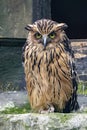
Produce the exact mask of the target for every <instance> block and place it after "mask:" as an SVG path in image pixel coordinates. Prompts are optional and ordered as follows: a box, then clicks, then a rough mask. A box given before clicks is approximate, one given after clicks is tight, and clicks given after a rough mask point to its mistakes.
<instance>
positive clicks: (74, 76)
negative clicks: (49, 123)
mask: <svg viewBox="0 0 87 130" xmlns="http://www.w3.org/2000/svg"><path fill="white" fill-rule="evenodd" d="M63 44H64V47H65V50H66V52H67V54H68V61H69V66H70V68H71V77H72V83H73V90H74V92H73V94H72V97H71V99H70V100H69V101H68V103H67V104H66V107H65V109H64V112H70V111H72V110H77V109H78V108H79V105H78V102H77V89H78V84H77V72H76V66H75V58H74V51H73V50H72V47H71V42H70V41H69V39H68V38H67V36H66V37H65V39H64V41H63Z"/></svg>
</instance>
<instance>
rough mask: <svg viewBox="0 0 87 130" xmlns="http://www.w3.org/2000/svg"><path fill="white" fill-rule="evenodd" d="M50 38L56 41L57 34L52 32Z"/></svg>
mask: <svg viewBox="0 0 87 130" xmlns="http://www.w3.org/2000/svg"><path fill="white" fill-rule="evenodd" d="M48 36H49V38H51V39H54V38H55V37H56V33H55V32H51V33H50V34H49V35H48Z"/></svg>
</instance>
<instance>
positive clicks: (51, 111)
mask: <svg viewBox="0 0 87 130" xmlns="http://www.w3.org/2000/svg"><path fill="white" fill-rule="evenodd" d="M53 112H54V107H53V106H50V107H49V109H48V110H39V113H40V114H47V113H53Z"/></svg>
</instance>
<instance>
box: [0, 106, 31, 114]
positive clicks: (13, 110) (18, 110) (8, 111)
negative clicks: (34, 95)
mask: <svg viewBox="0 0 87 130" xmlns="http://www.w3.org/2000/svg"><path fill="white" fill-rule="evenodd" d="M29 112H31V108H30V105H29V103H27V104H25V105H23V106H21V107H13V108H7V109H6V110H4V111H1V112H0V114H23V113H29Z"/></svg>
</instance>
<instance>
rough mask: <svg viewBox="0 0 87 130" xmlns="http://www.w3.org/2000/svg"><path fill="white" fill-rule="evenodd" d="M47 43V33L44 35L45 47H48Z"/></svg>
mask: <svg viewBox="0 0 87 130" xmlns="http://www.w3.org/2000/svg"><path fill="white" fill-rule="evenodd" d="M47 43H48V38H47V35H43V45H44V48H46V46H47Z"/></svg>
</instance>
